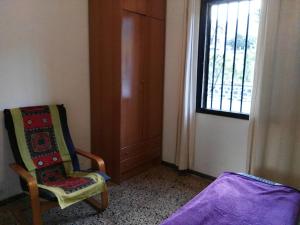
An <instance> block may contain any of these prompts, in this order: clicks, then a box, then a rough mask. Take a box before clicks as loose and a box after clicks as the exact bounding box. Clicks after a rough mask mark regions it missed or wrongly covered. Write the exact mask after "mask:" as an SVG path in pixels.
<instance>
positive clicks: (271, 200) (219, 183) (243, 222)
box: [162, 173, 300, 225]
mask: <svg viewBox="0 0 300 225" xmlns="http://www.w3.org/2000/svg"><path fill="white" fill-rule="evenodd" d="M299 212H300V192H299V191H297V190H295V189H292V188H289V187H287V186H283V185H276V184H272V183H271V182H269V183H267V182H265V181H261V180H258V179H255V178H251V177H248V176H244V175H240V174H235V173H224V174H222V175H221V176H220V177H219V178H218V179H217V180H215V181H214V182H213V183H212V184H211V185H209V186H208V187H207V188H206V189H205V190H204V191H202V192H201V193H200V194H198V195H197V196H196V197H195V198H194V199H192V200H191V201H190V202H188V203H187V204H186V205H185V206H183V207H182V208H180V209H179V210H178V211H177V212H175V213H174V214H173V215H172V216H171V217H170V218H168V219H167V220H166V221H164V222H163V223H162V225H296V224H297V221H298V216H299Z"/></svg>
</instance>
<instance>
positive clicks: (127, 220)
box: [0, 166, 210, 225]
mask: <svg viewBox="0 0 300 225" xmlns="http://www.w3.org/2000/svg"><path fill="white" fill-rule="evenodd" d="M209 183H210V180H206V179H203V178H200V177H196V176H193V175H178V173H177V172H176V171H175V170H173V169H171V168H169V167H165V166H157V167H154V168H152V169H150V170H148V171H146V172H144V173H142V174H140V175H138V176H136V177H133V178H131V179H129V180H127V181H125V182H123V183H122V184H121V185H113V184H110V185H109V192H110V204H109V207H108V208H107V209H106V210H105V211H104V212H102V213H97V212H96V211H95V209H94V208H92V207H91V206H89V205H88V204H87V203H85V202H81V203H78V204H75V205H73V206H70V207H68V208H66V209H64V210H61V209H59V208H54V209H51V210H49V211H48V212H46V213H44V214H43V221H44V224H45V225H71V224H72V225H75V224H76V225H79V224H80V225H94V224H95V225H96V224H97V225H102V224H103V225H155V224H160V222H162V221H163V220H164V219H166V218H167V217H169V216H170V215H171V214H172V213H173V212H175V211H176V210H177V209H178V208H180V207H181V206H182V205H184V204H185V203H186V202H188V201H189V200H190V199H192V198H193V197H194V196H195V195H196V194H197V193H199V192H200V191H201V190H203V189H204V188H205V187H206V186H207V185H209ZM17 209H18V210H17ZM16 211H18V212H20V214H19V216H17V218H19V219H17V218H16V217H15V216H14V214H15V212H16ZM20 218H21V222H22V223H20ZM30 218H31V210H30V204H29V200H28V198H27V197H25V198H22V199H20V200H18V201H15V202H11V203H8V204H6V205H4V206H0V225H29V224H31V219H30ZM18 220H19V222H18Z"/></svg>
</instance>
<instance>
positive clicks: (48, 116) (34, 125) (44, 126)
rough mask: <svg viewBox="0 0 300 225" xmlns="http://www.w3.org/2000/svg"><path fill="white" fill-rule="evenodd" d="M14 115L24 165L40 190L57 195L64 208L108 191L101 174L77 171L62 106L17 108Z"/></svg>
mask: <svg viewBox="0 0 300 225" xmlns="http://www.w3.org/2000/svg"><path fill="white" fill-rule="evenodd" d="M10 113H11V116H12V120H13V125H14V131H15V137H16V142H17V146H18V150H19V152H20V155H21V159H22V162H23V164H24V165H25V167H26V168H27V170H28V171H29V172H30V173H31V174H32V175H33V176H35V177H36V179H37V182H38V186H39V187H40V188H43V189H45V190H48V191H51V192H52V193H53V194H55V196H56V198H57V199H58V202H59V204H60V206H61V208H65V207H67V206H69V205H71V204H74V203H75V202H78V201H80V200H83V199H85V198H88V197H90V196H92V195H95V194H98V193H100V192H103V191H105V190H106V185H105V180H104V179H103V177H102V176H100V175H99V174H97V173H83V172H79V171H76V170H78V169H79V168H77V164H76V163H75V164H74V163H73V162H72V159H73V158H74V155H71V154H70V153H71V152H72V151H71V150H72V149H69V148H70V146H71V147H72V145H70V143H69V144H67V143H66V141H65V140H66V139H65V137H66V134H65V133H64V131H63V127H62V125H61V117H60V113H59V108H58V106H56V105H52V106H38V107H26V108H16V109H10ZM67 135H69V134H67ZM76 159H77V158H76ZM74 165H75V167H76V168H74Z"/></svg>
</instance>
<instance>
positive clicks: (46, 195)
mask: <svg viewBox="0 0 300 225" xmlns="http://www.w3.org/2000/svg"><path fill="white" fill-rule="evenodd" d="M81 172H85V173H86V172H88V173H92V172H93V173H98V174H99V175H100V176H102V177H103V178H104V180H105V182H107V181H109V180H110V179H111V178H110V177H109V176H108V175H107V174H106V173H104V172H99V171H95V170H92V169H88V170H81ZM53 185H55V186H56V187H59V186H61V187H63V188H66V187H68V186H70V185H72V186H73V187H74V186H76V185H78V186H82V185H84V180H82V178H80V177H77V178H67V179H65V180H63V181H61V182H59V183H55V184H54V183H53ZM49 186H52V185H51V184H50V185H49ZM39 196H40V197H41V198H43V199H46V200H48V201H54V202H56V201H57V198H56V196H55V195H54V194H53V192H51V191H49V190H46V189H44V188H39Z"/></svg>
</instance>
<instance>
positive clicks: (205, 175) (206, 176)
mask: <svg viewBox="0 0 300 225" xmlns="http://www.w3.org/2000/svg"><path fill="white" fill-rule="evenodd" d="M161 164H162V165H164V166H167V167H169V168H172V169H174V170H176V171H177V172H179V173H180V174H181V175H184V174H192V175H196V176H198V177H201V178H204V179H208V180H211V181H214V180H215V179H217V178H216V177H213V176H210V175H207V174H204V173H200V172H197V171H194V170H190V169H188V170H178V166H176V165H175V164H173V163H169V162H166V161H162V162H161Z"/></svg>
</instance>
